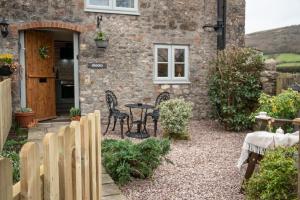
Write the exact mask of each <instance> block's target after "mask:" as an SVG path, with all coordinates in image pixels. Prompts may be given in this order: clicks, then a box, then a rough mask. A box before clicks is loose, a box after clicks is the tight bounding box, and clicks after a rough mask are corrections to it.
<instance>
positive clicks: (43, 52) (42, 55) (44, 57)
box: [39, 46, 49, 59]
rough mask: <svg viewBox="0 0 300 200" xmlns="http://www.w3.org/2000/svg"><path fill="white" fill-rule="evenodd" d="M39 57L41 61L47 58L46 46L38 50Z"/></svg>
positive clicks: (47, 49) (47, 48)
mask: <svg viewBox="0 0 300 200" xmlns="http://www.w3.org/2000/svg"><path fill="white" fill-rule="evenodd" d="M39 55H40V57H41V58H42V59H47V58H49V47H48V46H41V47H40V48H39Z"/></svg>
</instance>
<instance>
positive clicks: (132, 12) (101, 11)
mask: <svg viewBox="0 0 300 200" xmlns="http://www.w3.org/2000/svg"><path fill="white" fill-rule="evenodd" d="M84 11H85V12H97V13H111V14H120V15H135V16H139V15H141V14H140V13H139V12H138V11H126V10H106V9H96V8H85V9H84Z"/></svg>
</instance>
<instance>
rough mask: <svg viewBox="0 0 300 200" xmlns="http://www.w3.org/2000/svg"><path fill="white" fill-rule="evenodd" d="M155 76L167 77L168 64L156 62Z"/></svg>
mask: <svg viewBox="0 0 300 200" xmlns="http://www.w3.org/2000/svg"><path fill="white" fill-rule="evenodd" d="M157 65H158V69H157V76H158V77H168V64H166V63H158V64H157Z"/></svg>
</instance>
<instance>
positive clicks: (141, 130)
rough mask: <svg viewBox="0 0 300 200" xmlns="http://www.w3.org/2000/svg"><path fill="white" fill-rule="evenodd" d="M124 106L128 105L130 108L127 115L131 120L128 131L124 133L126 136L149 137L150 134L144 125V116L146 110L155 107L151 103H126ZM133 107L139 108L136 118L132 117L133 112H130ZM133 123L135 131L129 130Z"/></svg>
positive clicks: (145, 120)
mask: <svg viewBox="0 0 300 200" xmlns="http://www.w3.org/2000/svg"><path fill="white" fill-rule="evenodd" d="M125 106H126V107H128V108H129V110H130V116H129V117H130V121H131V123H130V127H129V131H128V132H127V133H126V135H127V136H128V137H132V138H139V139H144V138H148V137H150V135H149V134H148V131H147V128H146V125H147V124H146V123H147V119H146V117H147V112H148V110H149V109H154V108H155V107H154V106H152V105H148V104H142V103H135V104H126V105H125ZM133 109H139V110H141V114H140V119H138V120H134V119H133V114H132V110H133ZM134 124H136V125H137V130H136V131H132V130H131V129H132V127H133V125H134Z"/></svg>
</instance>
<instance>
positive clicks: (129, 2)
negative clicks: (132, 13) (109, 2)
mask: <svg viewBox="0 0 300 200" xmlns="http://www.w3.org/2000/svg"><path fill="white" fill-rule="evenodd" d="M116 6H117V7H121V8H134V0H116Z"/></svg>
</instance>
